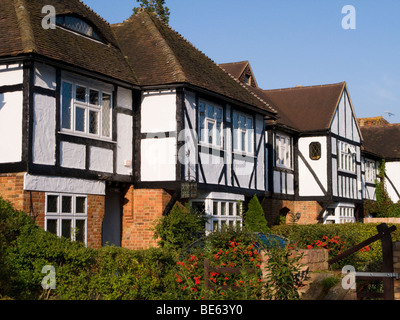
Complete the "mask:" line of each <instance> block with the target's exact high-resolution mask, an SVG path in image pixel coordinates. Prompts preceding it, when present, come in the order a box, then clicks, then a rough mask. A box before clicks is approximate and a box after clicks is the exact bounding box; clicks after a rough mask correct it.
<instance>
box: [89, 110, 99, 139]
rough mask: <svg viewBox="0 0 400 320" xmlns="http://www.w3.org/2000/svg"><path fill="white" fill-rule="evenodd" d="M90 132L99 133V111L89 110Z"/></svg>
mask: <svg viewBox="0 0 400 320" xmlns="http://www.w3.org/2000/svg"><path fill="white" fill-rule="evenodd" d="M89 133H91V134H99V113H98V112H97V111H93V110H90V111H89Z"/></svg>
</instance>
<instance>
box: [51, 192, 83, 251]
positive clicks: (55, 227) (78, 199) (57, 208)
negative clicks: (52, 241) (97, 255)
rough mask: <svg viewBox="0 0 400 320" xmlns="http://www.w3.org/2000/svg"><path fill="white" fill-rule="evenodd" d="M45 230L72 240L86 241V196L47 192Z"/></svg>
mask: <svg viewBox="0 0 400 320" xmlns="http://www.w3.org/2000/svg"><path fill="white" fill-rule="evenodd" d="M45 230H46V231H48V232H51V233H54V234H56V235H57V236H59V237H61V236H62V237H65V238H68V239H71V240H72V241H80V242H82V243H85V244H86V243H87V197H86V196H84V195H73V194H60V193H47V194H46V212H45Z"/></svg>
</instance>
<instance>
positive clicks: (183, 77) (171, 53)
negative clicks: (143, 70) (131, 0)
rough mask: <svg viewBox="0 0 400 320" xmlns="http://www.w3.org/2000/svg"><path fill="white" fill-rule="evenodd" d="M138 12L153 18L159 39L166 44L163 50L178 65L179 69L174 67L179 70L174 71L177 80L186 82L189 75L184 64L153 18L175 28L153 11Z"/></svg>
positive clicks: (153, 25)
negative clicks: (184, 69)
mask: <svg viewBox="0 0 400 320" xmlns="http://www.w3.org/2000/svg"><path fill="white" fill-rule="evenodd" d="M136 14H137V15H146V16H147V17H148V18H149V19H150V20H151V22H152V23H151V26H152V27H153V28H154V29H155V31H156V32H157V34H158V35H159V37H158V40H159V41H161V42H162V43H163V44H164V46H162V50H163V51H165V52H166V54H167V56H168V58H171V60H172V61H173V64H175V65H176V67H177V69H175V68H174V71H177V72H176V73H175V72H174V75H175V76H176V80H177V81H178V82H186V81H187V77H186V74H185V72H184V71H183V68H182V65H181V64H180V63H179V61H178V59H177V58H176V56H175V53H174V51H173V50H172V49H171V47H170V46H169V44H168V42H167V41H166V40H165V39H164V37H163V36H162V34H161V32H160V30H159V29H158V28H157V26H156V25H155V22H154V20H153V19H152V18H155V19H157V20H158V22H160V23H161V24H163V25H164V26H166V27H169V28H170V29H171V30H172V31H174V30H173V29H172V28H171V27H170V26H169V25H168V24H167V23H166V22H164V21H162V20H161V19H159V18H158V17H157V16H156V15H155V14H151V13H149V12H146V11H142V12H139V13H136ZM142 23H143V22H142ZM145 27H146V28H149V25H146V26H145ZM149 31H150V33H152V34H153V32H152V30H149ZM175 32H176V31H175ZM176 33H177V32H176ZM167 63H168V62H167Z"/></svg>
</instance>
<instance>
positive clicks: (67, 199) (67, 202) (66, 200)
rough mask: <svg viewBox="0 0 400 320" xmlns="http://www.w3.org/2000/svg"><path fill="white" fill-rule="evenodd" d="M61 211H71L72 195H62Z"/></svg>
mask: <svg viewBox="0 0 400 320" xmlns="http://www.w3.org/2000/svg"><path fill="white" fill-rule="evenodd" d="M61 212H62V213H72V197H71V196H63V197H62V200H61Z"/></svg>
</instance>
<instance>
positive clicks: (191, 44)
mask: <svg viewBox="0 0 400 320" xmlns="http://www.w3.org/2000/svg"><path fill="white" fill-rule="evenodd" d="M159 20H160V19H159ZM160 22H161V23H163V24H164V25H165V26H166V27H167V28H169V29H170V30H171V31H172V32H174V33H175V34H177V35H178V36H179V37H181V38H182V40H184V41H185V42H186V43H188V44H189V45H190V46H192V47H193V48H194V49H195V50H197V51H199V52H201V53H202V54H203V55H204V56H205V57H206V58H207V59H208V60H210V61H211V62H212V63H213V64H214V65H215V66H217V67H218V68H219V69H220V70H222V71H223V72H225V73H226V74H228V75H229V76H230V77H231V78H232V79H233V80H235V82H236V83H238V84H239V85H240V86H241V87H242V88H244V89H245V90H246V91H247V92H249V93H250V94H251V95H253V96H254V97H255V98H257V99H258V100H259V101H261V102H262V103H264V104H265V105H266V106H267V107H268V108H270V109H271V110H272V111H273V112H277V110H275V109H274V108H272V106H271V105H270V104H269V103H268V102H266V101H264V100H263V99H261V98H260V97H259V96H258V95H256V94H255V93H254V92H252V91H251V90H249V89H248V88H247V87H246V86H245V85H244V84H243V83H241V82H240V81H239V80H238V79H236V78H235V77H234V76H232V75H231V74H230V73H228V72H227V71H225V70H224V69H223V68H222V67H221V66H220V65H219V64H218V63H216V62H215V61H214V60H213V59H211V58H210V57H209V56H208V55H206V54H205V53H204V52H203V51H201V50H200V49H199V48H197V47H196V46H195V45H194V44H193V43H192V42H190V41H189V40H187V39H186V38H185V37H184V36H183V35H182V34H180V33H179V32H177V31H176V30H175V29H173V28H172V27H171V26H170V25H169V24H167V23H165V22H164V21H162V20H160ZM243 62H247V63H248V61H247V60H246V61H243Z"/></svg>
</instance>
